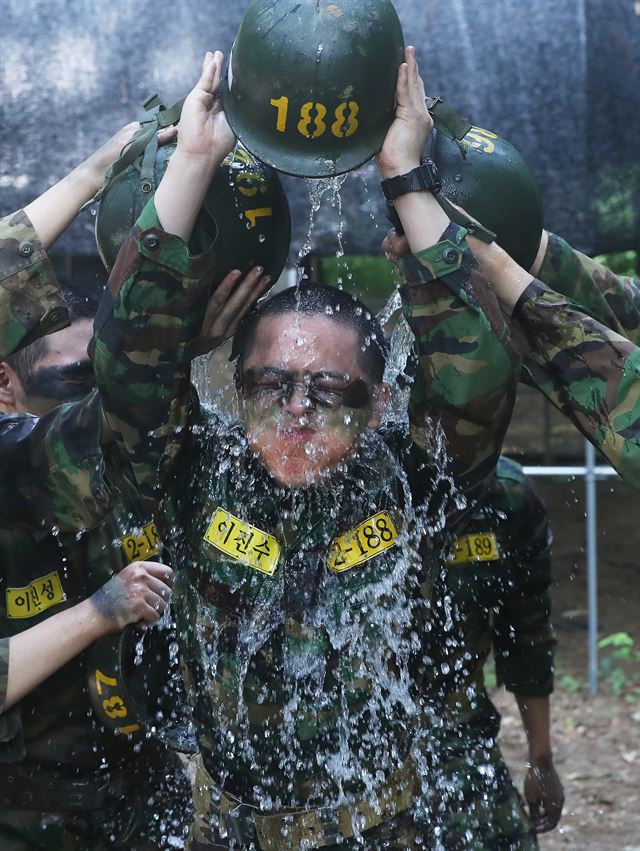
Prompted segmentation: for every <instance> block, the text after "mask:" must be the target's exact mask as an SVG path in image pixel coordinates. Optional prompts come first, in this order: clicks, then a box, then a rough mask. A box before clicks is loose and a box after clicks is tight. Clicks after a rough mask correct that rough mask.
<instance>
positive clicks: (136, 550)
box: [122, 523, 162, 563]
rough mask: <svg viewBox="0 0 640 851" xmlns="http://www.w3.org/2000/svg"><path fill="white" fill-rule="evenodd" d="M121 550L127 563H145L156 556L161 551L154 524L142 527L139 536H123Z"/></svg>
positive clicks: (160, 543) (158, 536)
mask: <svg viewBox="0 0 640 851" xmlns="http://www.w3.org/2000/svg"><path fill="white" fill-rule="evenodd" d="M122 549H123V550H124V554H125V556H126V557H127V561H128V562H129V563H131V562H132V561H146V560H147V559H150V558H151V556H155V555H158V553H159V552H160V550H161V549H162V542H161V540H160V535H159V534H158V530H157V529H156V524H155V523H147V525H146V526H143V527H142V529H141V531H140V534H139V535H125V537H124V538H122Z"/></svg>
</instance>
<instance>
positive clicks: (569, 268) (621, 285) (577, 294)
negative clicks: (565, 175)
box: [532, 232, 640, 345]
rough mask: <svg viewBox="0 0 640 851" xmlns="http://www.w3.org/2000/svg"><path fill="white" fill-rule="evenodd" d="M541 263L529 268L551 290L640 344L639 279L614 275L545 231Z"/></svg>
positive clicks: (608, 326)
mask: <svg viewBox="0 0 640 851" xmlns="http://www.w3.org/2000/svg"><path fill="white" fill-rule="evenodd" d="M541 244H542V245H543V247H544V254H543V257H542V262H541V263H540V264H539V265H538V267H537V268H535V267H534V269H533V270H532V271H533V273H534V274H535V276H536V278H538V280H540V281H542V282H543V284H546V286H548V287H549V288H550V289H552V290H555V291H556V292H558V293H562V295H564V296H566V297H567V298H569V299H571V300H572V301H575V302H577V303H578V304H579V305H581V306H582V307H584V309H585V311H586V312H587V313H588V314H589V315H590V316H592V317H593V318H594V319H597V320H598V322H601V323H602V324H603V325H606V326H607V328H609V329H610V330H611V331H615V332H616V333H617V334H620V335H621V336H622V337H627V339H629V340H631V342H632V343H635V344H636V345H638V344H639V343H640V280H638V279H637V278H632V277H629V276H627V275H616V274H615V273H614V272H612V271H611V270H610V269H607V268H606V267H605V266H603V265H602V264H601V263H598V262H597V261H596V260H594V259H592V258H591V257H587V256H586V255H585V254H582V253H581V252H580V251H576V249H575V248H572V247H571V246H570V245H569V243H568V242H566V241H565V240H564V239H562V237H560V236H556V235H555V234H553V233H546V232H545V233H544V236H543V240H542V243H541Z"/></svg>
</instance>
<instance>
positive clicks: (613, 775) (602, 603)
mask: <svg viewBox="0 0 640 851" xmlns="http://www.w3.org/2000/svg"><path fill="white" fill-rule="evenodd" d="M537 486H538V489H539V491H540V493H541V495H542V496H543V498H544V499H545V501H546V503H547V507H548V509H549V513H550V516H551V519H552V522H553V525H554V573H555V584H554V588H553V620H554V624H555V626H556V630H557V637H558V648H557V666H556V667H557V673H556V682H557V687H556V691H555V693H554V695H553V698H552V718H553V720H552V726H553V745H554V751H555V758H556V764H557V768H558V771H559V773H560V774H561V776H562V779H563V782H564V788H565V795H566V803H565V809H564V814H563V817H562V820H561V822H560V826H559V827H558V828H557V829H556V830H555V831H553V832H552V833H549V834H546V835H543V836H541V837H540V847H541V849H542V851H569V849H571V851H640V689H638V686H640V659H638V660H636V661H635V662H632V663H630V664H627V663H621V662H617V661H615V659H613V660H612V656H611V651H610V650H606V649H603V650H601V671H600V673H601V677H600V682H599V693H598V695H597V696H596V697H595V698H590V697H589V696H588V695H587V688H586V682H587V611H586V609H587V581H586V567H585V555H584V538H585V527H584V498H583V493H584V485H583V483H582V481H581V480H576V482H574V483H568V482H567V481H566V480H565V481H554V480H550V479H544V480H537ZM597 489H598V548H599V597H598V604H599V630H598V633H599V636H600V638H603V637H605V636H607V635H610V634H612V633H618V632H626V633H628V634H629V635H630V636H631V638H632V639H633V641H634V643H635V646H634V648H633V650H638V649H640V575H639V571H638V568H639V566H640V564H639V563H640V520H639V519H640V494H638V493H637V492H635V491H633V490H632V489H631V488H629V487H627V486H625V485H624V484H623V483H622V482H621V481H620V480H618V479H614V480H609V481H603V482H600V483H599V484H598V486H597ZM610 662H611V663H612V664H611V667H612V668H613V669H614V673H613V674H612V673H611V671H610V670H608V669H607V665H609V663H610ZM611 677H613V678H614V679H613V681H612V679H611ZM616 677H617V680H616ZM614 682H617V683H618V686H619V687H620V688H621V691H622V692H623V693H622V694H621V695H620V696H616V695H615V694H614V693H613V688H614V686H613V683H614ZM494 697H495V702H496V705H497V706H498V708H499V710H500V711H501V712H502V715H503V720H502V728H501V729H502V747H503V751H504V754H505V757H506V759H507V761H508V763H509V766H510V768H511V770H512V773H513V775H514V777H515V778H516V779H517V780H518V783H519V785H520V788H522V779H523V777H524V773H525V761H526V745H525V737H524V733H523V731H522V726H521V724H520V721H519V717H518V714H517V708H516V706H515V702H514V701H513V698H512V697H511V696H510V695H508V694H505V693H497V694H495V695H494ZM625 698H626V699H625Z"/></svg>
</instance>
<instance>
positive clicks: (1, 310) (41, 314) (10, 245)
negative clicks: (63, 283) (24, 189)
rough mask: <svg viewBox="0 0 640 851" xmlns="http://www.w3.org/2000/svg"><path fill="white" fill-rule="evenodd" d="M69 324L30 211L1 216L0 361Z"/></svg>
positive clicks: (65, 309)
mask: <svg viewBox="0 0 640 851" xmlns="http://www.w3.org/2000/svg"><path fill="white" fill-rule="evenodd" d="M68 324H69V317H68V314H67V308H66V306H65V303H64V300H63V298H62V296H61V295H60V290H59V288H58V282H57V280H56V276H55V273H54V271H53V267H52V266H51V261H50V260H49V257H48V256H47V253H46V251H45V250H44V248H43V246H42V244H41V243H40V240H39V239H38V234H37V233H36V232H35V230H34V229H33V226H32V225H31V222H30V221H29V219H28V217H27V215H26V214H25V213H24V212H23V211H22V210H20V211H18V212H16V213H11V214H10V215H8V216H5V217H4V218H2V219H0V361H2V360H4V358H6V356H7V355H9V354H11V353H13V352H17V351H18V350H19V349H21V348H23V347H24V346H26V345H28V344H29V343H31V342H33V340H36V339H37V338H38V337H42V336H43V335H44V334H51V333H52V332H53V331H58V330H60V328H64V327H65V326H66V325H68Z"/></svg>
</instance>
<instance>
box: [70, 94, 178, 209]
mask: <svg viewBox="0 0 640 851" xmlns="http://www.w3.org/2000/svg"><path fill="white" fill-rule="evenodd" d="M184 102H185V98H182V100H179V101H178V102H177V103H174V104H173V106H170V107H169V108H168V109H166V108H165V107H164V106H163V105H162V101H161V100H160V98H159V97H158V95H157V94H154V95H151V96H150V97H148V98H147V99H146V100H145V101H144V102H143V104H142V106H143V108H144V109H145V111H146V112H150V113H151V118H149V119H147V120H146V121H143V122H142V126H141V127H140V129H139V130H138V132H137V133H136V134H135V135H134V136H133V137H132V139H131V140H130V141H129V143H128V144H127V145H126V147H125V148H124V150H123V151H122V153H121V154H120V156H119V158H118V159H117V160H116V161H115V162H114V163H113V164H112V165H111V166H110V167H109V168H108V169H107V173H106V175H105V178H104V183H103V184H102V186H101V187H100V189H99V190H98V192H97V193H96V194H95V195H94V196H93V198H91V199H90V200H89V201H87V203H86V204H85V205H84V206H83V207H82V208H81V209H82V210H86V209H87V207H90V206H92V205H93V204H96V203H97V202H98V201H99V200H100V199H101V198H102V196H103V195H104V193H105V191H106V190H107V188H108V187H109V186H110V185H111V183H112V182H113V181H114V180H115V178H116V177H118V175H119V174H121V173H122V172H123V171H124V170H125V169H126V168H128V167H129V166H130V165H133V164H134V163H135V161H136V160H137V159H138V157H139V156H140V155H141V154H142V153H143V151H146V149H147V147H148V146H149V145H150V144H155V148H154V152H153V156H152V157H151V160H150V162H151V180H152V181H153V162H154V160H155V152H156V151H157V149H158V132H159V131H160V130H164V129H165V128H166V127H171V126H173V125H175V124H177V123H178V121H180V115H181V114H182V107H183V105H184ZM145 159H146V157H145Z"/></svg>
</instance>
